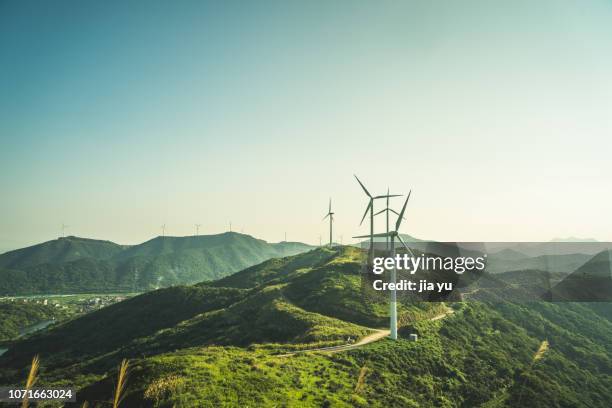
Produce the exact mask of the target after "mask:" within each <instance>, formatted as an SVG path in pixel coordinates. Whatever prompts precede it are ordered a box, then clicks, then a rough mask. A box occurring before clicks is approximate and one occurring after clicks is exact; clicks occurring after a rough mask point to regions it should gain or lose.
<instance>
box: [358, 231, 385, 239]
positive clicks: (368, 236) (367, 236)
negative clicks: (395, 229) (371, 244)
mask: <svg viewBox="0 0 612 408" xmlns="http://www.w3.org/2000/svg"><path fill="white" fill-rule="evenodd" d="M390 236H393V234H392V233H391V232H389V233H388V234H387V233H386V232H382V233H380V234H373V235H370V234H368V235H360V236H358V237H353V238H370V237H375V238H381V237H390Z"/></svg>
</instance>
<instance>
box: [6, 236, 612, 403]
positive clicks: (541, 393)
mask: <svg viewBox="0 0 612 408" xmlns="http://www.w3.org/2000/svg"><path fill="white" fill-rule="evenodd" d="M361 261H362V254H361V252H360V251H359V250H357V249H356V248H351V247H341V248H333V249H329V248H319V249H316V250H313V251H309V252H306V253H302V254H299V255H294V256H289V257H283V258H275V259H270V260H267V261H264V262H263V263H261V264H258V265H255V266H252V267H250V268H247V269H245V270H243V271H241V272H238V273H236V274H234V275H231V276H228V277H225V278H222V279H220V280H216V281H213V282H205V283H200V284H197V285H194V286H181V287H172V288H166V289H160V290H157V291H153V292H149V293H146V294H143V295H140V296H137V297H134V298H132V299H129V300H126V301H124V302H120V303H117V304H115V305H111V306H109V307H107V308H104V309H102V310H99V311H96V312H93V313H90V314H88V315H85V316H82V317H80V318H78V319H75V320H72V321H69V322H65V323H63V324H60V325H57V326H56V327H54V328H53V329H51V330H47V331H45V332H41V333H39V334H37V335H34V336H32V337H30V338H27V339H23V340H21V341H18V342H16V343H14V344H11V346H10V350H9V351H8V352H7V353H6V354H4V355H3V356H1V357H0V384H20V383H21V382H22V381H23V378H25V376H26V375H27V368H28V365H29V361H30V359H31V357H32V356H33V355H34V354H40V356H41V360H42V368H41V375H40V379H39V381H40V382H39V384H41V385H42V386H47V385H49V386H50V385H61V384H72V385H76V386H77V387H78V388H79V392H78V399H79V401H81V402H82V401H84V400H87V401H90V402H92V401H108V400H109V399H110V396H111V395H112V390H113V383H114V382H115V381H116V365H117V364H118V362H119V361H120V360H121V359H122V358H130V359H131V367H132V368H131V370H130V375H129V378H128V385H127V389H126V399H125V401H124V403H123V404H124V405H125V406H129V407H171V406H177V407H195V406H198V407H201V406H205V407H208V406H210V407H216V406H232V407H233V406H273V405H276V406H306V407H321V406H325V407H329V406H339V407H354V406H375V407H388V406H391V407H476V406H480V407H522V406H531V407H551V406H552V407H608V406H609V403H610V401H612V391H611V390H612V322H610V320H609V318H607V317H606V316H610V315H611V313H612V307H611V305H610V304H609V303H607V304H606V303H600V304H598V307H597V308H592V307H590V306H589V305H588V304H579V303H560V304H556V303H544V302H532V303H524V304H516V303H509V302H496V303H487V302H469V303H468V302H457V303H449V304H448V305H444V304H440V303H404V304H401V305H400V308H399V312H400V316H402V318H401V319H400V322H401V328H400V339H399V340H398V341H390V340H381V341H378V342H375V343H371V344H367V345H365V346H362V347H357V348H354V349H352V350H348V351H343V352H338V353H326V352H306V353H299V354H291V352H292V351H297V350H303V349H312V348H317V347H321V346H324V345H334V344H343V343H345V342H346V338H347V337H348V336H350V337H353V338H354V337H362V336H364V335H366V334H367V333H370V332H371V330H373V329H376V328H382V327H385V326H386V324H387V317H388V314H387V310H388V309H387V303H386V302H384V301H383V302H379V301H378V300H376V299H375V298H369V297H367V296H365V297H364V296H363V293H362V291H361V286H360V284H361V276H360V264H361ZM491 276H493V277H497V275H491ZM508 279H509V280H511V281H512V282H516V283H521V279H522V277H521V276H520V275H518V274H516V273H512V274H511V275H509V277H508ZM449 305H450V306H451V307H452V308H453V309H454V313H452V314H450V315H447V317H446V318H443V319H439V318H437V317H436V318H435V319H433V318H432V317H434V316H438V315H439V313H440V311H441V310H445V309H447V308H448V306H449ZM411 333H416V334H418V336H419V340H418V341H417V342H412V341H409V340H408V336H409V334H411ZM288 353H289V354H288ZM79 406H80V404H79Z"/></svg>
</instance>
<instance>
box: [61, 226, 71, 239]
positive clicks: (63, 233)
mask: <svg viewBox="0 0 612 408" xmlns="http://www.w3.org/2000/svg"><path fill="white" fill-rule="evenodd" d="M66 228H70V226H69V225H66V224H64V223H63V222H62V238H64V237H65V236H66V234H65V233H66Z"/></svg>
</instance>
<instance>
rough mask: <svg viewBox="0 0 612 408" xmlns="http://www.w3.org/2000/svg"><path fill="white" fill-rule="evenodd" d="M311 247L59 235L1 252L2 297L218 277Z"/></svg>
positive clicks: (245, 239)
mask: <svg viewBox="0 0 612 408" xmlns="http://www.w3.org/2000/svg"><path fill="white" fill-rule="evenodd" d="M311 248H312V247H311V246H309V245H306V244H302V243H299V242H280V243H268V242H266V241H263V240H260V239H256V238H253V237H251V236H250V235H245V234H239V233H235V232H227V233H223V234H218V235H200V236H188V237H156V238H153V239H151V240H149V241H147V242H144V243H142V244H139V245H133V246H129V247H128V246H122V245H118V244H115V243H112V242H109V241H99V240H92V239H85V238H79V237H66V238H59V239H56V240H53V241H49V242H45V243H42V244H39V245H34V246H31V247H28V248H23V249H19V250H15V251H10V252H7V253H5V254H2V255H0V295H18V294H21V295H27V294H36V293H80V292H96V291H100V292H108V291H119V292H120V291H146V290H151V289H155V288H159V287H166V286H171V285H177V284H188V283H196V282H200V281H204V280H211V279H218V278H220V277H223V276H227V275H229V274H231V273H233V272H236V271H239V270H241V269H244V268H246V267H248V266H251V265H254V264H257V263H260V262H262V261H264V260H266V259H269V258H272V257H283V256H287V255H294V254H297V253H300V252H303V251H307V250H309V249H311Z"/></svg>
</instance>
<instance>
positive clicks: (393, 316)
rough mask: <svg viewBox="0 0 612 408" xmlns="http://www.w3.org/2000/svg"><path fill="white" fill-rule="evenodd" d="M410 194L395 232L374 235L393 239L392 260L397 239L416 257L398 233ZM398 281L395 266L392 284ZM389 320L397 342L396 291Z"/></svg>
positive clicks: (392, 299)
mask: <svg viewBox="0 0 612 408" xmlns="http://www.w3.org/2000/svg"><path fill="white" fill-rule="evenodd" d="M410 194H412V191H410V193H408V197H406V201H404V206H403V207H402V211H400V213H399V215H398V217H397V221H396V222H395V230H394V231H389V232H386V233H382V234H374V237H389V238H391V258H395V238H397V239H398V241H399V242H401V243H402V245H403V246H404V248H406V250H407V251H408V253H410V256H414V254H413V253H412V251H411V250H410V248H408V246H407V245H406V243H405V242H404V240H402V237H401V236H400V234H399V233H398V230H399V227H400V225H402V220H403V219H404V212H405V211H406V206H407V205H408V200H410ZM367 237H368V236H367V235H362V236H359V237H354V238H367ZM396 281H397V271H396V269H395V266H394V267H393V269H391V281H390V283H393V284H395V282H396ZM389 320H390V324H389V325H390V326H391V327H390V331H391V334H390V337H391V338H392V339H393V340H397V291H396V290H392V291H391V293H390V302H389Z"/></svg>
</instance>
